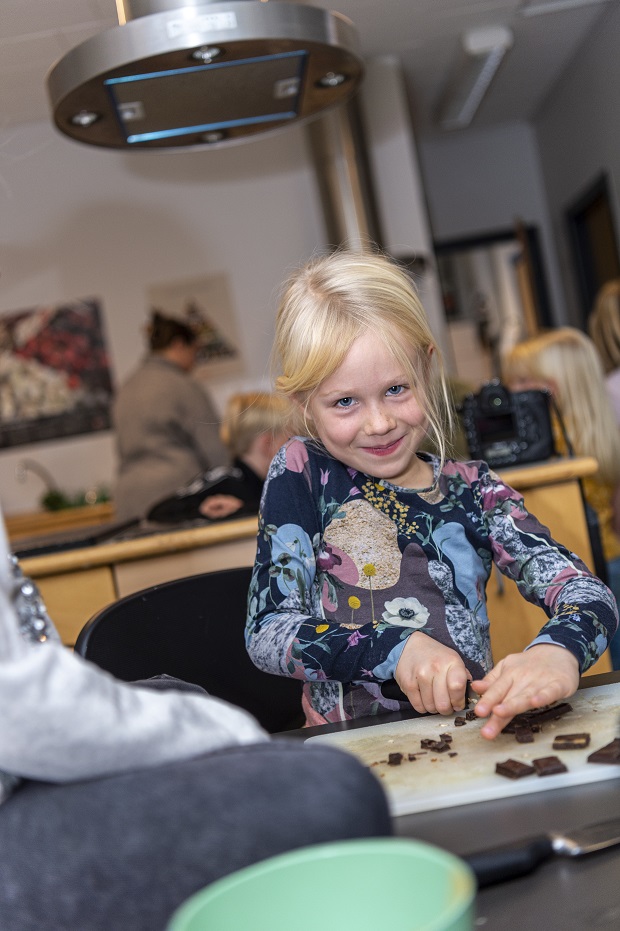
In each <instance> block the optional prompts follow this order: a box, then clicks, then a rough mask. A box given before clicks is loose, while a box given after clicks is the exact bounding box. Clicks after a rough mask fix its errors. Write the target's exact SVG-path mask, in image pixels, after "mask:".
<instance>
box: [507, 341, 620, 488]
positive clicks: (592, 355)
mask: <svg viewBox="0 0 620 931" xmlns="http://www.w3.org/2000/svg"><path fill="white" fill-rule="evenodd" d="M503 375H504V378H505V379H506V381H507V382H508V383H509V384H510V383H511V382H514V381H519V380H522V381H528V380H531V381H535V382H540V383H541V384H545V385H547V386H548V387H549V388H550V389H551V390H552V392H553V394H554V398H555V401H556V403H557V405H558V408H559V410H560V413H561V415H562V419H563V421H564V424H565V427H566V432H567V433H568V436H569V439H570V441H571V443H572V446H573V448H574V451H575V453H576V454H577V455H579V456H594V457H595V459H596V460H597V461H598V464H599V471H598V475H599V477H600V478H601V479H602V480H603V481H604V482H609V483H610V484H612V485H616V484H618V483H619V482H620V432H619V431H618V425H617V424H616V420H615V417H614V414H613V410H612V408H611V404H610V402H609V398H608V395H607V390H606V388H605V376H604V373H603V366H602V363H601V360H600V358H599V355H598V353H597V350H596V347H595V345H594V343H593V341H592V340H591V339H590V338H589V337H588V336H586V334H585V333H582V332H581V331H580V330H576V329H574V328H573V327H560V328H559V329H557V330H550V331H549V332H546V333H541V334H540V335H538V336H534V337H532V338H531V339H527V340H524V341H523V342H521V343H517V345H516V346H514V347H513V349H512V350H511V351H510V352H509V353H508V354H507V356H506V358H505V360H504V365H503Z"/></svg>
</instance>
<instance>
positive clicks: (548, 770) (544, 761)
mask: <svg viewBox="0 0 620 931" xmlns="http://www.w3.org/2000/svg"><path fill="white" fill-rule="evenodd" d="M532 766H533V767H534V769H535V770H536V773H537V775H538V776H554V775H555V774H556V773H567V772H568V769H567V768H566V766H565V765H564V763H563V762H562V760H560V759H559V757H557V756H540V757H538V759H537V760H532Z"/></svg>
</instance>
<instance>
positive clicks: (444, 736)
mask: <svg viewBox="0 0 620 931" xmlns="http://www.w3.org/2000/svg"><path fill="white" fill-rule="evenodd" d="M441 739H442V740H443V741H444V742H445V743H447V744H451V743H452V734H442V735H441Z"/></svg>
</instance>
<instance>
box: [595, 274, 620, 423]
mask: <svg viewBox="0 0 620 931" xmlns="http://www.w3.org/2000/svg"><path fill="white" fill-rule="evenodd" d="M588 330H589V333H590V336H591V337H592V340H593V341H594V345H595V346H596V348H597V350H598V354H599V356H600V357H601V361H602V363H603V368H604V370H605V387H606V388H607V394H608V395H609V400H610V401H611V406H612V407H613V410H614V414H615V417H616V422H617V423H618V425H620V278H615V279H614V280H613V281H608V282H607V284H604V285H603V287H602V288H601V290H600V291H599V293H598V295H597V298H596V301H595V304H594V309H593V311H592V313H591V314H590V317H589V320H588Z"/></svg>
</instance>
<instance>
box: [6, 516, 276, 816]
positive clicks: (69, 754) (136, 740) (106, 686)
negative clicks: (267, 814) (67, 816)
mask: <svg viewBox="0 0 620 931" xmlns="http://www.w3.org/2000/svg"><path fill="white" fill-rule="evenodd" d="M28 602H30V604H28ZM33 605H34V606H37V605H39V602H38V599H37V594H36V590H35V589H34V587H33V586H32V583H31V582H30V581H29V580H28V579H23V578H21V579H20V578H19V577H18V578H15V577H14V575H13V572H12V571H11V564H10V562H9V559H8V552H7V547H6V538H5V537H4V533H3V525H2V518H1V515H0V802H2V801H3V800H4V798H6V797H7V796H8V794H9V792H10V791H11V790H12V789H13V788H14V787H15V786H16V785H17V783H18V782H19V777H29V778H31V779H40V780H45V781H51V782H71V781H74V780H78V779H85V778H93V777H96V776H105V775H110V774H113V773H121V772H125V771H128V770H132V769H143V768H146V767H150V766H156V765H157V764H160V763H166V762H171V761H173V760H181V759H188V758H190V757H195V756H199V755H201V754H203V753H207V752H209V751H211V750H217V749H219V748H221V747H226V746H234V745H240V744H247V743H256V742H259V741H264V740H268V739H269V738H268V735H267V734H266V732H265V731H264V730H263V729H262V728H261V727H260V726H259V724H258V722H257V721H255V720H254V718H253V717H252V716H251V715H249V714H248V713H247V712H245V711H243V710H241V709H240V708H236V707H234V706H233V705H230V704H228V703H227V702H224V701H220V700H219V699H216V698H213V697H211V696H209V695H207V694H206V693H205V694H204V695H201V694H190V693H187V692H181V691H174V690H169V691H158V690H155V689H150V688H145V687H140V686H134V685H131V684H129V683H125V682H120V681H118V680H117V679H114V678H113V677H112V676H111V675H109V674H108V673H106V672H104V671H103V670H101V669H99V668H97V667H96V666H94V665H93V664H92V663H89V662H87V661H86V660H84V659H82V658H81V657H80V656H78V655H77V654H76V653H72V652H71V651H70V650H68V649H67V648H66V647H65V646H63V645H62V644H61V643H60V641H59V639H58V636H57V634H56V632H55V629H54V627H53V623H52V622H51V620H50V619H49V617H48V616H47V614H46V612H45V610H44V609H42V608H41V607H40V606H38V607H36V608H33Z"/></svg>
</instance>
